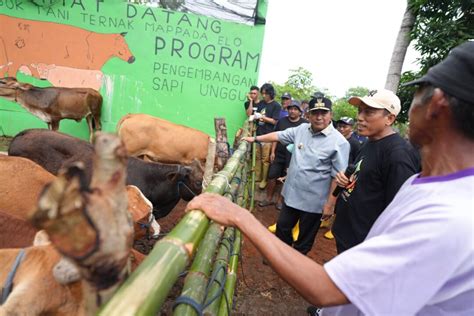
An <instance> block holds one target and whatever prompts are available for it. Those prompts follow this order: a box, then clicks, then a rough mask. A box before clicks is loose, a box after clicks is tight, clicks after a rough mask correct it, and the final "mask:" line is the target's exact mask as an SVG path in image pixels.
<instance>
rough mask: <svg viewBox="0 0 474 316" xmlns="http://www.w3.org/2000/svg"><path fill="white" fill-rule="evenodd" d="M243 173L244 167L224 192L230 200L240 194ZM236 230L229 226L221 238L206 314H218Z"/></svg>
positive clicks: (208, 294)
mask: <svg viewBox="0 0 474 316" xmlns="http://www.w3.org/2000/svg"><path fill="white" fill-rule="evenodd" d="M241 174H242V168H239V170H238V171H237V172H236V175H235V177H234V178H233V179H232V183H231V189H230V190H229V191H227V192H226V194H224V196H225V197H227V198H228V199H230V200H234V202H237V201H236V199H237V198H236V196H237V194H238V191H239V188H240V184H241ZM234 234H235V231H234V229H233V228H232V227H229V228H227V229H226V230H225V232H224V237H223V238H222V240H221V247H220V248H219V251H218V253H217V256H216V259H215V261H214V266H213V268H212V273H213V276H214V277H215V281H214V282H213V280H211V281H210V282H212V283H210V284H209V286H208V293H207V295H206V302H205V305H208V306H207V307H206V308H205V310H204V314H205V315H217V312H218V309H219V305H220V300H221V296H222V293H223V291H222V288H223V286H221V285H223V284H224V282H225V276H226V274H227V265H228V261H229V256H230V251H231V249H232V247H233V239H234Z"/></svg>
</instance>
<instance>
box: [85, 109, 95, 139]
mask: <svg viewBox="0 0 474 316" xmlns="http://www.w3.org/2000/svg"><path fill="white" fill-rule="evenodd" d="M86 121H87V126H88V127H89V141H90V142H91V143H92V141H93V140H94V129H93V127H92V114H90V113H89V114H87V116H86Z"/></svg>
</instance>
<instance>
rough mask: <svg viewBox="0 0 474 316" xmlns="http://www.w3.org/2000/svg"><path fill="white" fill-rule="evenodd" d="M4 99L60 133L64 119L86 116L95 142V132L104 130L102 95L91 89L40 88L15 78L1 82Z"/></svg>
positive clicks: (90, 133) (1, 93)
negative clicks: (102, 127) (15, 103)
mask: <svg viewBox="0 0 474 316" xmlns="http://www.w3.org/2000/svg"><path fill="white" fill-rule="evenodd" d="M0 97H2V98H5V99H7V100H9V101H14V102H17V103H18V104H20V105H21V106H22V107H23V108H25V109H26V110H27V111H29V112H30V113H31V114H33V115H34V116H36V117H38V118H39V119H41V120H43V121H44V122H46V123H47V124H48V128H49V129H52V130H53V131H56V130H58V129H59V122H60V121H61V120H62V119H72V120H75V121H76V122H80V121H81V120H82V119H83V118H84V117H85V118H86V120H87V125H88V127H89V135H90V138H91V139H92V135H93V132H94V129H96V130H100V129H101V123H100V114H101V109H102V96H101V95H100V93H99V92H97V91H95V90H94V89H90V88H59V87H47V88H38V87H35V86H33V85H31V84H29V83H22V82H18V81H17V80H16V79H15V78H13V77H7V78H4V79H0Z"/></svg>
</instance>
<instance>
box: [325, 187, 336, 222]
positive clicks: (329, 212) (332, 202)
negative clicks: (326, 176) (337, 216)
mask: <svg viewBox="0 0 474 316" xmlns="http://www.w3.org/2000/svg"><path fill="white" fill-rule="evenodd" d="M336 187H337V182H336V179H334V178H333V179H332V180H331V184H330V186H329V195H328V199H327V200H326V203H325V204H324V206H323V216H321V220H322V221H324V220H326V219H329V218H331V217H332V216H333V215H334V207H335V206H336V199H337V196H334V195H332V191H334V189H335V188H336Z"/></svg>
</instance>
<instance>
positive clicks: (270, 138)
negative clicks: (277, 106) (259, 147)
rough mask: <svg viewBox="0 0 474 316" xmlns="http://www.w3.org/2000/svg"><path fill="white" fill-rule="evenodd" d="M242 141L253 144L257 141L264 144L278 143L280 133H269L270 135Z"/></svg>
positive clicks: (244, 138) (245, 138)
mask: <svg viewBox="0 0 474 316" xmlns="http://www.w3.org/2000/svg"><path fill="white" fill-rule="evenodd" d="M242 139H243V140H245V141H247V142H249V143H253V142H254V141H255V140H256V141H257V142H264V143H268V142H277V141H278V133H277V132H273V133H268V134H265V135H259V136H256V137H243V138H242Z"/></svg>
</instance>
